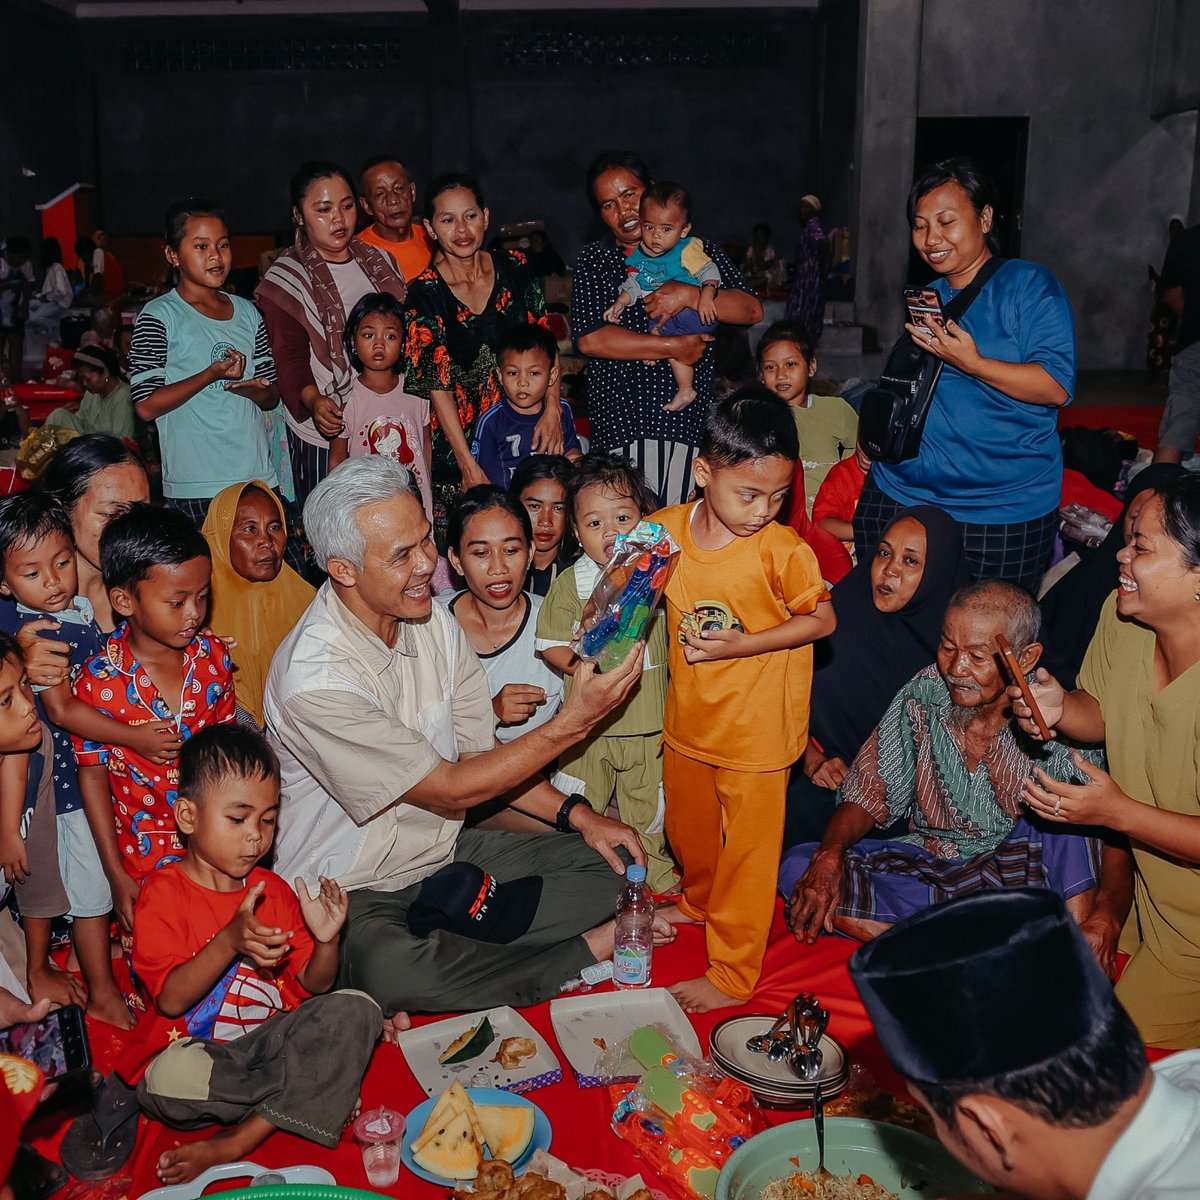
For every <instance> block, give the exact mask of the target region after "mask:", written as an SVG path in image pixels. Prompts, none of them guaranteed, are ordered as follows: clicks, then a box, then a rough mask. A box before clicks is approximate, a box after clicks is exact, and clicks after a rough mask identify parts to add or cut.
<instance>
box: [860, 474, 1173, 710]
mask: <svg viewBox="0 0 1200 1200" xmlns="http://www.w3.org/2000/svg"><path fill="white" fill-rule="evenodd" d="M1183 472H1184V468H1183V467H1181V466H1179V465H1178V464H1177V463H1155V464H1154V465H1153V466H1149V467H1146V468H1144V469H1143V470H1141V471H1139V472H1138V473H1137V474H1136V475H1135V476H1134V477H1133V479H1132V480H1130V483H1129V487H1128V488H1127V489H1126V491H1125V508H1124V510H1123V511H1122V513H1121V519H1120V520H1119V521H1114V522H1113V527H1112V529H1110V530H1109V533H1108V537H1106V538H1105V539H1104V541H1102V542H1101V543H1100V545H1099V546H1097V547H1096V548H1095V549H1094V550H1089V551H1088V552H1087V553H1086V555H1085V556H1084V557H1083V559H1082V561H1080V563H1079V564H1078V565H1077V566H1074V567H1072V568H1071V570H1070V571H1068V572H1067V573H1066V574H1065V575H1064V576H1063V577H1062V578H1061V579H1060V580H1059V581H1058V582H1057V583H1056V584H1055V585H1054V586H1053V587H1052V588H1051V589H1050V590H1049V591H1048V592H1047V593H1046V594H1045V595H1044V596H1043V597H1042V600H1041V606H1042V638H1043V641H1045V643H1046V659H1045V665H1046V667H1047V669H1048V670H1049V671H1050V672H1051V674H1052V675H1053V676H1054V677H1055V679H1057V680H1058V681H1059V682H1060V683H1061V684H1062V685H1063V687H1065V688H1066V689H1067V690H1068V691H1069V690H1070V689H1071V688H1073V687H1074V686H1075V677H1076V676H1077V675H1078V674H1079V668H1080V667H1081V666H1082V665H1083V656H1084V655H1085V654H1086V653H1087V648H1088V646H1089V644H1090V643H1091V640H1092V635H1093V634H1094V633H1095V632H1096V625H1097V623H1098V622H1099V620H1100V610H1101V609H1102V608H1103V607H1104V601H1105V600H1107V599H1108V597H1109V595H1110V594H1111V593H1112V591H1113V589H1114V588H1115V587H1116V586H1117V573H1118V567H1117V551H1118V550H1120V549H1121V547H1122V546H1124V545H1125V542H1126V540H1127V539H1128V537H1129V529H1130V526H1131V525H1132V524H1133V518H1134V515H1135V512H1136V510H1137V509H1138V508H1140V507H1141V505H1142V503H1144V502H1145V501H1146V500H1147V499H1148V498H1149V497H1150V496H1152V495H1153V494H1154V493H1155V492H1156V491H1159V490H1160V489H1161V488H1164V487H1166V485H1167V484H1168V483H1170V482H1171V481H1172V480H1173V479H1176V478H1178V477H1179V476H1180V475H1182V474H1183ZM838 619H839V620H840V619H841V614H840V613H839V614H838Z"/></svg>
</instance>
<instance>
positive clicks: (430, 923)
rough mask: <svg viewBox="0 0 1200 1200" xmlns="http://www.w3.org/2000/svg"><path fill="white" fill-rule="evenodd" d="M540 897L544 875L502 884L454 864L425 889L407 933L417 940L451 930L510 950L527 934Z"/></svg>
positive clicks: (479, 871) (471, 867) (432, 877)
mask: <svg viewBox="0 0 1200 1200" xmlns="http://www.w3.org/2000/svg"><path fill="white" fill-rule="evenodd" d="M541 898H542V878H541V876H540V875H526V876H523V877H522V878H520V879H512V880H510V881H509V882H508V883H500V882H498V881H497V879H496V877H495V876H494V875H489V874H488V872H486V871H484V870H483V869H482V868H480V867H477V866H475V865H474V864H472V863H450V864H449V865H448V866H445V867H443V868H442V869H441V870H440V871H435V872H434V873H433V874H432V875H430V876H429V877H428V878H427V879H426V880H425V881H424V882H423V883H422V884H421V890H420V891H419V892H418V893H417V898H416V899H415V900H414V901H413V902H412V904H411V905H410V906H409V909H408V928H409V932H410V933H414V934H416V936H417V937H428V936H429V935H430V934H431V933H433V931H434V930H435V929H448V930H449V931H450V932H451V933H457V934H460V935H461V936H462V937H469V938H475V939H476V940H477V941H480V942H498V943H500V944H501V945H506V944H507V943H509V942H512V941H516V939H517V938H519V937H520V936H521V935H522V934H524V933H526V932H527V931H528V929H529V926H530V925H532V924H533V918H534V916H535V915H536V913H537V910H538V903H539V902H540V901H541Z"/></svg>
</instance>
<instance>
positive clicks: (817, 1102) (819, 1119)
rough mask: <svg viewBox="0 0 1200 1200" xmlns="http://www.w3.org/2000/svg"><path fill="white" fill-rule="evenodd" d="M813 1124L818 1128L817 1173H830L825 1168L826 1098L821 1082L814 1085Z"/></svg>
mask: <svg viewBox="0 0 1200 1200" xmlns="http://www.w3.org/2000/svg"><path fill="white" fill-rule="evenodd" d="M812 1114H813V1125H814V1126H815V1127H816V1130H817V1174H818V1175H828V1174H829V1172H828V1171H826V1170H825V1100H824V1098H823V1097H822V1095H821V1082H820V1080H818V1081H817V1082H816V1084H814V1085H813V1098H812Z"/></svg>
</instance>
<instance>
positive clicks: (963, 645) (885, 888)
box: [779, 580, 1128, 967]
mask: <svg viewBox="0 0 1200 1200" xmlns="http://www.w3.org/2000/svg"><path fill="white" fill-rule="evenodd" d="M1038 624H1039V613H1038V607H1037V603H1036V602H1035V601H1034V599H1033V597H1032V596H1030V595H1029V593H1028V592H1026V591H1024V590H1023V589H1021V588H1019V587H1016V586H1015V585H1014V584H1011V583H1004V582H1001V581H999V580H985V581H983V582H980V583H972V584H968V585H967V586H966V587H964V588H960V589H959V590H958V591H957V592H956V593H955V594H954V596H953V598H952V599H951V601H950V605H949V607H948V608H947V609H946V615H945V617H944V619H943V622H942V637H941V643H940V645H939V646H938V652H937V662H936V663H934V664H932V665H931V666H929V667H926V668H925V669H924V670H923V671H920V672H919V673H918V674H917V675H915V676H914V677H913V678H912V679H911V680H909V682H908V683H906V684H905V685H904V687H902V688H901V689H900V691H899V692H898V693H897V694H896V697H895V699H893V701H892V702H891V704H890V705H889V706H888V709H887V711H886V712H885V713H884V715H883V717H882V719H881V720H880V722H879V725H878V727H877V728H876V730H875V732H874V733H872V734H871V736H870V738H869V739H868V740H867V742H866V743H865V745H864V746H863V747H862V749H861V750H860V751H859V753H858V755H857V757H856V758H855V760H854V764H853V765H852V766H851V768H850V771H849V773H848V774H847V776H846V778H845V779H844V780H843V781H842V783H841V785H840V786H839V788H838V807H837V810H836V811H835V813H834V815H833V819H832V820H831V821H830V823H829V828H828V829H827V830H826V832H825V836H824V838H823V839H822V840H821V842H820V844H819V845H807V846H797V847H795V848H794V849H793V850H791V851H790V852H789V853H788V854H787V856H786V857H785V858H784V860H783V862H782V864H781V865H780V871H779V886H780V889H781V891H782V892H783V894H784V896H785V897H788V900H789V902H788V923H789V925H790V926H791V929H792V932H793V933H794V934H795V936H796V938H797V939H798V940H801V941H808V942H813V941H815V940H816V939H817V936H818V935H819V934H820V933H821V931H822V930H825V931H826V932H828V933H832V932H834V931H835V930H836V931H837V932H839V933H844V934H847V935H849V936H850V937H856V938H859V939H861V940H863V941H866V940H869V939H870V938H873V937H875V936H876V935H877V934H879V933H881V932H882V931H883V930H885V929H887V928H888V927H889V926H891V925H893V924H895V923H896V922H897V921H900V920H902V919H904V918H905V917H907V916H909V915H910V914H912V913H914V912H919V911H920V910H921V909H923V908H926V907H928V906H929V905H931V904H937V903H940V902H942V901H945V900H949V899H953V898H954V897H955V896H960V895H965V894H968V893H970V892H974V891H979V890H982V889H987V888H1009V887H1045V888H1050V889H1051V890H1053V891H1056V892H1058V893H1059V895H1061V896H1062V897H1063V898H1064V899H1065V900H1066V901H1067V907H1068V909H1069V910H1070V911H1071V913H1072V915H1073V916H1074V917H1075V918H1076V920H1078V921H1079V922H1080V923H1081V924H1083V925H1084V929H1085V932H1086V933H1088V935H1089V940H1091V941H1092V944H1093V946H1094V948H1095V949H1096V951H1097V954H1098V955H1100V956H1101V958H1102V961H1104V962H1105V965H1106V966H1109V967H1111V965H1112V963H1111V957H1112V954H1113V952H1114V950H1115V941H1116V932H1117V931H1119V929H1120V925H1121V921H1120V920H1117V919H1115V916H1114V919H1112V920H1110V919H1109V916H1110V913H1109V911H1108V905H1109V901H1110V899H1111V901H1112V905H1113V910H1114V914H1115V909H1116V908H1117V907H1119V906H1120V904H1121V903H1122V900H1121V897H1120V895H1118V894H1117V893H1118V892H1119V891H1120V890H1121V889H1119V888H1114V889H1113V894H1112V896H1111V897H1110V896H1109V889H1105V891H1104V892H1103V893H1100V894H1098V889H1099V885H1100V869H1101V846H1100V843H1099V842H1098V840H1097V839H1095V838H1092V837H1087V836H1085V835H1084V833H1083V832H1082V831H1079V830H1075V829H1073V828H1071V827H1057V826H1056V827H1053V828H1051V827H1049V826H1038V825H1036V824H1033V823H1030V821H1029V820H1027V819H1026V818H1025V816H1024V811H1025V810H1024V808H1023V805H1022V798H1021V783H1022V780H1024V779H1025V778H1027V777H1028V776H1029V775H1030V774H1031V772H1032V769H1033V767H1034V765H1035V764H1036V765H1037V766H1040V767H1041V768H1042V769H1043V770H1044V771H1046V772H1047V774H1049V775H1050V776H1051V777H1052V778H1055V779H1070V778H1072V777H1073V775H1074V774H1075V767H1074V763H1073V762H1072V761H1071V757H1070V752H1069V751H1068V749H1067V747H1066V746H1064V745H1063V744H1062V743H1061V742H1058V741H1054V742H1045V743H1035V742H1030V741H1028V740H1026V739H1025V738H1024V737H1023V736H1022V737H1020V738H1019V737H1018V736H1017V732H1016V730H1015V728H1014V725H1013V722H1012V713H1011V703H1012V702H1011V701H1010V700H1009V698H1008V695H1007V689H1008V686H1009V680H1008V678H1007V676H1006V675H1005V673H1004V671H1003V670H1002V668H1001V666H1000V660H999V656H998V651H997V638H998V637H1000V636H1002V635H1003V636H1004V637H1006V638H1007V639H1008V641H1009V642H1010V643H1011V645H1012V646H1013V649H1014V652H1015V654H1016V656H1017V661H1018V663H1019V665H1020V667H1021V670H1022V671H1024V672H1026V673H1027V674H1028V673H1029V672H1031V671H1032V670H1033V669H1034V668H1035V667H1036V666H1037V661H1038V658H1039V657H1040V656H1041V652H1042V647H1041V646H1040V645H1039V644H1038V642H1037V640H1036V638H1037V633H1038ZM901 820H904V821H907V831H906V832H905V833H903V834H902V835H901V836H899V837H896V838H892V839H890V840H885V839H883V838H880V837H874V838H869V837H868V836H867V835H868V834H869V833H871V832H872V830H875V829H879V830H883V829H886V828H888V827H889V826H891V825H893V824H895V823H896V822H897V821H901ZM1125 908H1126V911H1127V909H1128V905H1127V903H1126V904H1125ZM1089 922H1090V924H1088V923H1089Z"/></svg>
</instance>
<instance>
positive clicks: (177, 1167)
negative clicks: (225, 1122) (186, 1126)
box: [155, 1113, 275, 1184]
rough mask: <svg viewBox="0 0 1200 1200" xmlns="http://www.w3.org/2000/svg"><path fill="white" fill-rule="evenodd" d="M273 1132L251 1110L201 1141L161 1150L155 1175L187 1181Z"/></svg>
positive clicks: (242, 1153) (169, 1181)
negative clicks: (229, 1127) (231, 1125)
mask: <svg viewBox="0 0 1200 1200" xmlns="http://www.w3.org/2000/svg"><path fill="white" fill-rule="evenodd" d="M274 1132H275V1127H274V1126H273V1125H272V1124H271V1123H270V1122H269V1121H266V1120H264V1119H263V1118H262V1117H260V1116H259V1115H258V1114H257V1113H251V1115H250V1116H248V1117H247V1118H246V1119H245V1120H244V1121H241V1122H240V1123H239V1124H237V1125H235V1126H233V1128H232V1129H222V1130H221V1132H220V1133H214V1134H213V1135H212V1137H210V1138H207V1139H206V1140H205V1141H202V1142H189V1143H188V1144H187V1145H186V1146H176V1147H175V1149H174V1150H165V1151H163V1153H162V1154H161V1155H159V1159H158V1165H157V1166H156V1167H155V1174H157V1175H158V1180H159V1182H160V1183H164V1184H172V1183H188V1182H189V1181H190V1180H193V1179H195V1178H196V1176H197V1175H202V1174H203V1173H204V1172H205V1171H207V1170H208V1168H209V1167H218V1166H220V1165H221V1164H222V1163H227V1162H237V1161H238V1160H239V1159H242V1158H245V1157H246V1155H248V1154H249V1153H250V1152H251V1151H252V1150H256V1149H257V1148H258V1147H259V1146H261V1145H262V1144H263V1142H265V1141H266V1139H267V1138H268V1137H269V1136H270V1135H271V1134H272V1133H274Z"/></svg>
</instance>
